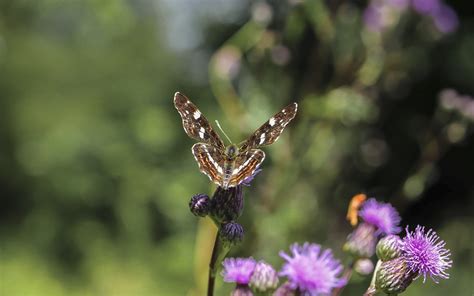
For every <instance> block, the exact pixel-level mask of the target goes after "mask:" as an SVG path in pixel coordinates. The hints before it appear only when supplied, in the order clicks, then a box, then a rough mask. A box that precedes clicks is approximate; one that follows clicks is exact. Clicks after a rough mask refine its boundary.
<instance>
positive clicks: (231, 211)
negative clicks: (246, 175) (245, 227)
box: [210, 185, 244, 224]
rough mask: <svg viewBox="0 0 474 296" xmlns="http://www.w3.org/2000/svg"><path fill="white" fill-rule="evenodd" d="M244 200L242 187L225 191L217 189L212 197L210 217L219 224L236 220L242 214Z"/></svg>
mask: <svg viewBox="0 0 474 296" xmlns="http://www.w3.org/2000/svg"><path fill="white" fill-rule="evenodd" d="M243 208H244V198H243V194H242V186H241V185H239V186H236V187H230V188H228V189H224V188H222V187H217V189H216V191H215V192H214V195H213V197H212V206H211V212H210V215H211V216H212V218H213V219H214V221H215V222H217V223H218V224H220V223H225V222H229V221H233V220H236V219H237V218H238V217H240V215H241V214H242V210H243Z"/></svg>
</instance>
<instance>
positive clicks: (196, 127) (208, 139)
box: [174, 92, 225, 150]
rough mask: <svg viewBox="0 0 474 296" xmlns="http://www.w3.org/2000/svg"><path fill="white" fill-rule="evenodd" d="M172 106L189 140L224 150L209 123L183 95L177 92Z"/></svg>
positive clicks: (222, 144)
mask: <svg viewBox="0 0 474 296" xmlns="http://www.w3.org/2000/svg"><path fill="white" fill-rule="evenodd" d="M174 106H175V107H176V110H178V112H179V115H181V119H182V120H183V128H184V131H185V132H186V134H188V136H190V137H191V138H193V139H195V140H198V141H201V142H204V143H206V144H211V145H213V146H215V147H217V148H218V149H221V150H223V149H224V148H225V146H224V143H223V142H222V140H221V138H220V137H219V135H218V134H217V133H216V132H215V131H214V130H213V129H212V127H211V124H210V123H209V121H208V120H207V119H206V117H204V115H203V114H202V113H201V111H199V109H198V108H197V107H196V105H194V104H193V103H192V102H191V101H190V100H189V99H188V98H187V97H186V96H185V95H183V94H181V93H179V92H177V93H175V95H174Z"/></svg>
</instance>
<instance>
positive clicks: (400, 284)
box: [375, 257, 417, 295]
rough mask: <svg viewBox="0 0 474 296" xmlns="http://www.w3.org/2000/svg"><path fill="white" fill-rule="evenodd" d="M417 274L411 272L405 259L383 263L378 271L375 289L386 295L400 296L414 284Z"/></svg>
mask: <svg viewBox="0 0 474 296" xmlns="http://www.w3.org/2000/svg"><path fill="white" fill-rule="evenodd" d="M416 276H417V274H416V273H414V272H413V271H411V270H410V268H409V267H408V265H407V264H406V262H405V260H404V259H403V257H398V258H395V259H392V260H389V261H385V262H382V264H381V265H380V267H379V269H378V270H377V274H376V278H375V287H376V288H377V290H378V291H383V292H384V293H385V294H389V295H391V294H400V293H402V292H403V291H405V289H406V288H407V287H408V286H409V285H410V284H411V283H412V282H413V280H414V279H415V278H416Z"/></svg>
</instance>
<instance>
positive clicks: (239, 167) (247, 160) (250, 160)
mask: <svg viewBox="0 0 474 296" xmlns="http://www.w3.org/2000/svg"><path fill="white" fill-rule="evenodd" d="M264 159H265V152H263V151H262V150H260V149H250V150H247V151H243V152H241V153H239V155H238V156H237V158H236V159H235V162H234V170H233V171H232V176H231V178H230V180H229V184H228V186H229V187H233V186H237V185H239V184H240V183H242V181H244V180H245V179H246V178H248V177H250V176H252V175H253V173H254V172H255V170H256V169H257V168H258V167H259V166H260V164H261V163H262V162H263V160H264Z"/></svg>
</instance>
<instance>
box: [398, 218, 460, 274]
mask: <svg viewBox="0 0 474 296" xmlns="http://www.w3.org/2000/svg"><path fill="white" fill-rule="evenodd" d="M406 232H407V235H406V237H405V238H404V239H403V252H404V254H403V258H404V260H405V262H406V263H407V265H408V267H409V268H410V270H412V271H413V272H415V273H417V274H418V275H423V283H424V282H425V281H426V276H429V277H431V279H432V280H433V281H434V282H435V283H438V280H437V278H443V279H448V278H449V274H448V273H447V272H446V270H447V269H448V268H450V267H451V265H452V261H451V259H450V256H451V253H450V251H449V250H448V249H445V248H444V246H445V245H446V243H445V242H444V241H443V240H441V239H440V238H439V236H438V235H437V234H436V232H434V231H433V230H432V229H430V230H428V232H426V233H425V228H424V227H422V226H420V225H418V226H416V228H415V231H413V232H410V231H409V229H408V227H407V228H406Z"/></svg>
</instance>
